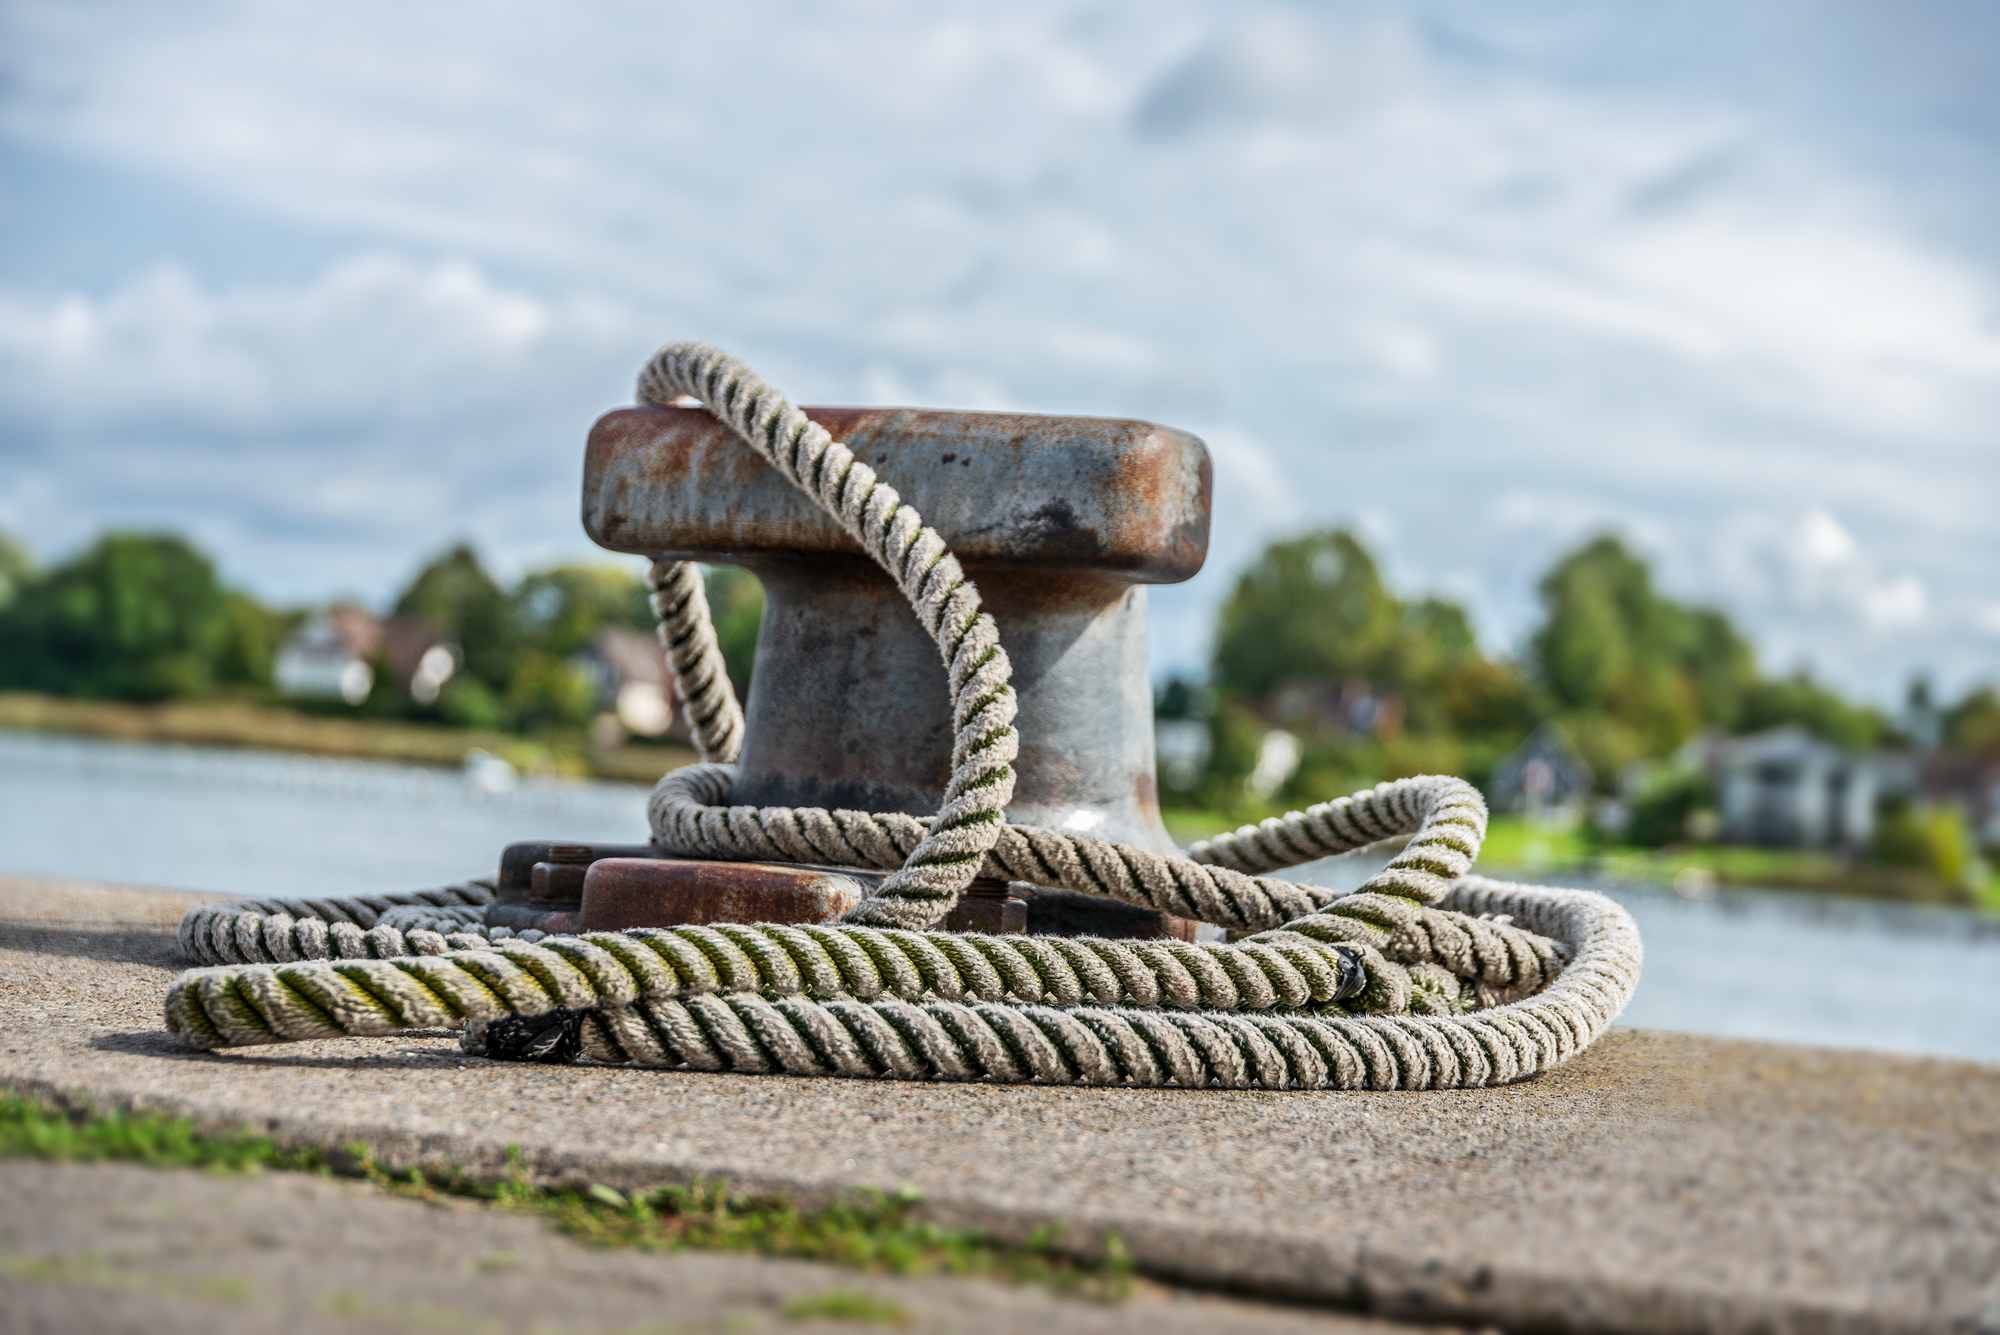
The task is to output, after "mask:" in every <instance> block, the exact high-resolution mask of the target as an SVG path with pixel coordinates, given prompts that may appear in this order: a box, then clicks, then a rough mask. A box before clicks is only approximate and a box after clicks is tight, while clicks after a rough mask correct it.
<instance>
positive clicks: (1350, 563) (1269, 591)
mask: <svg viewBox="0 0 2000 1335" xmlns="http://www.w3.org/2000/svg"><path fill="white" fill-rule="evenodd" d="M1403 632H1404V619H1403V608H1402V606H1401V604H1400V603H1398V602H1397V600H1396V597H1395V595H1393V594H1392V593H1390V592H1389V590H1388V589H1387V588H1386V587H1385V586H1384V585H1383V583H1382V576H1381V573H1380V571H1378V570H1377V569H1376V566H1375V560H1374V558H1373V557H1371V556H1370V555H1369V554H1368V551H1367V549H1366V548H1364V547H1363V546H1362V545H1361V544H1360V542H1359V541H1357V540H1356V539H1355V537H1354V535H1353V534H1351V533H1349V532H1347V531H1346V530H1344V529H1330V530H1326V531H1324V532H1318V533H1308V534H1306V535H1305V536H1303V537H1300V538H1294V539H1292V540H1290V541H1287V542H1278V543H1273V544H1272V545H1271V546H1269V547H1267V548H1265V549H1264V553H1263V555H1262V556H1260V557H1258V558H1257V561H1256V563H1255V564H1254V565H1252V566H1251V567H1250V568H1249V569H1248V570H1246V571H1244V572H1243V574H1242V575H1241V576H1240V577H1238V579H1237V581H1236V587H1235V588H1234V590H1232V591H1231V593H1230V595H1229V600H1228V601H1227V602H1226V603H1224V604H1223V607H1222V616H1221V621H1220V625H1219V627H1218V630H1217V634H1216V646H1215V670H1214V682H1215V685H1216V687H1217V688H1218V689H1220V690H1221V691H1223V692H1224V693H1225V694H1228V695H1232V696H1239V697H1242V698H1245V699H1258V698H1261V697H1263V696H1266V695H1268V694H1270V692H1271V688H1272V687H1274V686H1276V685H1277V684H1278V683H1279V682H1280V681H1283V680H1285V679H1286V678H1288V677H1308V678H1317V679H1321V680H1327V681H1341V680H1344V679H1346V678H1348V677H1360V678H1365V679H1367V680H1369V681H1372V682H1376V683H1378V684H1381V685H1386V686H1399V685H1402V684H1403V683H1402V682H1400V681H1388V680H1385V678H1386V677H1400V675H1401V672H1400V670H1399V669H1400V667H1401V666H1402V665H1401V664H1400V663H1399V662H1398V651H1399V650H1400V649H1402V648H1403V647H1404V644H1403V641H1404V634H1403Z"/></svg>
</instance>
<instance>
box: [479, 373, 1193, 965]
mask: <svg viewBox="0 0 2000 1335" xmlns="http://www.w3.org/2000/svg"><path fill="white" fill-rule="evenodd" d="M805 411H806V413H807V415H808V416H810V417H811V418H813V420H815V421H817V422H819V423H820V424H822V425H823V426H825V427H826V428H827V429H828V430H829V431H830V432H831V433H832V435H833V437H834V439H836V440H838V441H841V442H842V443H844V444H845V445H846V446H847V447H848V448H849V449H851V450H853V451H854V452H855V454H856V455H857V457H859V458H861V459H863V460H865V461H866V462H867V463H868V464H870V465H871V466H872V467H874V468H875V469H876V471H877V472H878V474H879V475H880V476H882V477H883V478H884V479H886V480H888V481H889V482H891V483H892V484H893V485H894V486H895V487H896V489H897V490H898V492H900V493H901V494H902V495H903V496H904V497H905V498H906V499H907V500H908V501H909V502H910V503H911V504H913V505H914V506H916V507H917V508H918V509H919V510H920V511H921V512H922V513H923V515H924V517H925V519H926V520H927V521H928V522H929V523H930V524H931V525H932V526H933V527H934V528H936V530H937V531H938V533H939V535H940V536H941V537H943V538H944V540H945V541H946V542H947V543H949V544H950V545H951V548H952V550H953V552H954V553H955V554H956V555H957V556H958V559H959V561H960V562H961V564H962V565H963V566H964V567H965V571H966V574H967V576H968V578H970V579H971V580H972V581H973V582H974V583H975V584H976V585H978V588H979V593H980V597H981V599H982V601H983V603H984V605H985V607H986V609H987V610H988V611H989V612H991V613H992V615H993V618H994V620H995V621H996V622H997V623H998V625H999V628H1000V632H1001V634H1002V636H1003V637H1004V640H1005V643H1006V645H1007V652H1008V655H1009V657H1010V658H1011V659H1012V661H1013V665H1014V678H1013V681H1014V689H1015V691H1016V692H1017V695H1018V698H1019V703H1020V715H1019V718H1018V720H1017V724H1016V726H1017V729H1018V731H1019V734H1020V737H1021V754H1020V758H1019V759H1018V760H1017V761H1016V763H1015V776H1016V777H1015V786H1014V799H1013V802H1012V804H1011V805H1010V806H1009V807H1008V808H1007V814H1008V817H1009V819H1011V820H1013V821H1015V822H1016V823H1019V824H1029V825H1043V826H1048V827H1050V828H1052V829H1058V830H1069V831H1075V832H1078V833H1084V834H1090V835H1095V836H1098V837H1101V838H1104V839H1112V840H1117V841H1120V842H1123V843H1129V844H1136V845H1139V846H1140V847H1145V848H1152V849H1156V850H1158V851H1160V852H1172V851H1173V849H1174V844H1173V841H1172V839H1171V838H1170V837H1169V836H1168V834H1167V831H1166V827H1165V826H1164V825H1162V824H1161V822H1160V814H1159V799H1158V793H1157V790H1156V787H1155V778H1154V756H1153V699H1152V681H1151V675H1150V672H1149V669H1148V665H1147V643H1146V593H1145V586H1146V585H1148V584H1171V583H1178V582H1179V581H1182V580H1185V579H1188V578H1190V577H1191V576H1193V575H1194V574H1195V572H1197V571H1198V570H1200V569H1201V565H1202V562H1203V560H1204V559H1205V557H1206V556H1207V551H1208V523H1209V505H1210V486H1211V473H1210V466H1209V459H1208V451H1207V449H1206V447H1205V446H1203V445H1202V443H1201V441H1200V440H1198V439H1196V438H1195V437H1194V436H1191V435H1189V434H1187V433H1186V432H1183V431H1176V430H1174V429H1172V428H1169V427H1162V426H1155V425H1153V424H1152V423H1149V422H1138V421H1128V420H1119V419H1108V418H1079V417H1038V416H1029V415H1024V414H1015V413H972V412H943V411H929V410H917V409H897V408H890V409H850V408H808V409H806V410H805ZM583 523H584V528H585V530H586V531H587V532H588V533H589V534H590V536H591V538H592V539H593V540H595V541H596V542H597V543H599V544H600V545H601V546H604V547H607V548H610V549H611V550H614V551H621V552H632V553H636V554H639V555H643V556H648V557H655V558H659V557H666V558H672V559H681V560H694V561H703V562H711V563H722V564H728V565H735V566H740V567H742V568H744V569H746V570H749V571H750V572H751V573H753V574H754V575H756V576H757V578H758V579H759V580H760V581H761V582H762V584H763V586H764V594H765V602H764V616H763V622H762V624H761V627H760V629H759V635H758V642H757V658H756V666H755V669H754V671H753V674H752V677H751V684H750V693H749V699H748V700H747V701H746V703H745V707H744V714H745V725H746V732H745V738H744V743H743V751H742V754H741V756H740V757H739V758H738V760H737V774H736V782H735V788H734V791H733V794H732V801H734V802H737V803H740V804H744V805H753V806H816V807H828V808H842V807H846V808H853V809H858V810H863V811H903V812H908V813H910V814H913V815H929V814H932V813H933V812H935V811H936V809H937V803H938V799H939V797H940V795H941V794H942V793H943V791H944V788H945V784H946V782H947V781H948V779H949V778H950V774H951V714H950V707H949V703H948V697H947V693H946V688H945V674H944V671H943V669H942V667H941V665H940V664H939V661H938V652H937V649H936V647H935V646H934V645H933V644H932V643H931V642H930V640H929V639H928V638H926V636H925V635H924V632H923V630H922V629H921V628H920V627H919V626H918V625H917V624H916V621H915V619H914V618H913V617H912V616H911V615H910V610H909V608H908V606H907V605H906V604H905V603H904V601H903V599H902V597H901V595H900V594H899V593H898V592H897V590H896V588H895V586H894V585H893V584H892V583H891V582H890V580H889V578H888V576H887V575H885V574H884V573H883V572H882V571H881V570H880V569H879V568H877V567H876V566H875V565H874V563H873V562H871V561H870V560H868V559H867V557H866V556H865V555H864V554H863V553H862V550H861V548H860V547H859V546H858V545H856V544H855V543H854V542H853V541H852V540H851V539H850V538H849V537H848V536H847V534H846V533H844V532H843V531H842V530H841V529H840V527H839V526H838V525H837V524H836V523H834V522H833V520H831V519H830V518H828V517H827V516H826V515H825V514H824V513H823V512H821V511H820V510H819V509H818V508H817V507H816V506H815V505H814V504H813V503H812V501H811V500H809V499H808V498H807V497H805V496H803V495H801V494H800V493H799V492H798V490H797V489H796V488H795V487H793V486H792V485H791V484H790V483H789V482H787V481H786V480H785V479H784V477H783V476H781V475H780V474H779V473H778V472H777V470H776V469H774V468H772V467H771V466H770V465H769V464H767V463H765V462H764V461H763V460H762V459H761V458H759V457H758V456H757V455H756V454H755V453H753V452H752V451H750V450H746V449H744V448H743V446H742V444H741V442H739V441H737V440H736V439H735V438H734V437H733V436H732V435H731V434H730V431H729V429H728V428H727V427H726V426H724V425H722V424H721V423H720V422H718V421H716V420H715V418H713V417H712V416H710V415H709V414H708V413H707V412H705V411H703V410H701V409H699V408H654V407H640V408H623V409H618V410H615V411H613V412H610V413H607V414H606V415H605V416H604V417H602V418H601V419H599V421H598V422H597V424H596V426H595V427H594V428H593V429H592V431H591V433H590V441H589V446H588V449H587V452H586V455H585V461H584V479H583ZM610 855H611V854H609V853H608V852H607V853H601V854H599V856H600V857H602V856H610ZM626 856H630V854H626ZM719 866H720V868H722V869H724V870H723V871H720V872H719V873H718V874H726V868H727V866H728V864H719ZM677 883H678V882H677ZM1015 894H1016V896H1017V898H1025V899H1026V900H1027V903H1026V907H1025V913H1023V912H1022V911H1021V910H1020V909H1018V908H1010V907H1009V905H1010V903H1012V902H1013V901H1011V900H1010V899H1009V897H1008V896H1007V895H1005V894H1001V895H998V896H997V897H996V896H995V894H994V891H993V889H992V887H984V886H982V887H980V888H979V889H978V890H975V891H973V892H969V893H968V895H967V896H966V902H965V903H963V904H962V905H961V907H960V909H959V911H958V914H957V916H958V917H960V918H963V919H964V920H965V928H966V929H970V930H1002V931H1004V930H1009V929H1010V922H1011V921H1018V920H1020V919H1021V918H1023V917H1025V923H1026V928H1027V930H1029V931H1031V932H1034V931H1054V932H1060V933H1062V934H1066V935H1067V934H1076V933H1082V932H1089V933H1092V934H1097V935H1115V936H1157V935H1171V936H1191V935H1192V931H1191V924H1186V923H1184V922H1182V921H1181V920H1179V919H1174V918H1169V917H1167V916H1165V915H1162V914H1158V913H1152V912H1149V911H1146V910H1141V909H1135V908H1133V907H1131V906H1129V905H1124V904H1119V903H1117V902H1115V901H1111V900H1105V899H1097V898H1093V897H1089V896H1082V895H1077V894H1074V893H1072V892H1067V891H1051V890H1046V889H1042V890H1032V889H1029V888H1027V887H1020V888H1019V889H1017V891H1016V892H1015ZM502 895H503V899H509V898H512V896H511V895H509V894H508V891H507V888H506V887H503V889H502ZM984 904H990V908H989V907H984V906H983V905H984ZM989 922H990V925H989ZM523 925H525V920H523ZM1012 930H1020V928H1019V927H1018V926H1014V927H1012Z"/></svg>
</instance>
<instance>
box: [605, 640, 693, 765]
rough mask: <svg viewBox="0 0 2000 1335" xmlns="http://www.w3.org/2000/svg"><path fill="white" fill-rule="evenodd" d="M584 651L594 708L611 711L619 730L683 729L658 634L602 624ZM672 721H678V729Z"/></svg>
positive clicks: (657, 732)
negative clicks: (592, 677) (593, 683)
mask: <svg viewBox="0 0 2000 1335" xmlns="http://www.w3.org/2000/svg"><path fill="white" fill-rule="evenodd" d="M587 656H588V658H589V660H590V665H591V667H592V668H593V669H594V670H595V671H596V673H597V681H598V689H597V697H598V703H599V707H600V708H602V709H604V710H606V711H607V712H609V713H612V714H615V715H617V717H618V722H619V724H620V725H622V726H623V727H624V729H625V731H627V732H629V733H631V734H632V735H634V736H635V737H664V736H667V735H668V734H670V733H676V732H679V733H684V732H685V726H684V715H685V714H686V712H687V711H685V710H684V709H682V708H681V697H680V692H679V690H678V689H677V688H676V686H675V684H674V676H673V673H672V672H671V671H669V670H668V668H667V659H666V651H665V650H664V649H662V648H661V647H660V641H659V637H658V636H656V635H648V634H645V633H644V632H642V631H636V630H632V629H630V628H628V627H625V626H606V627H605V628H604V629H603V630H600V631H598V632H597V635H596V637H595V638H594V639H592V640H591V642H590V649H589V650H588V651H587ZM677 721H680V722H682V723H683V726H682V727H681V728H679V729H677V728H676V727H675V724H676V722H677ZM613 735H614V736H615V735H616V734H615V733H614V734H613Z"/></svg>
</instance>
